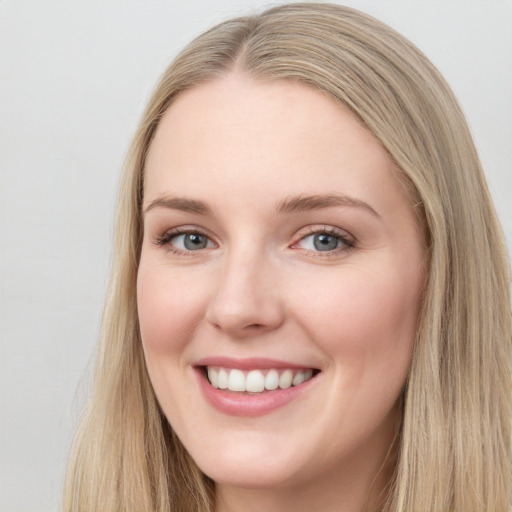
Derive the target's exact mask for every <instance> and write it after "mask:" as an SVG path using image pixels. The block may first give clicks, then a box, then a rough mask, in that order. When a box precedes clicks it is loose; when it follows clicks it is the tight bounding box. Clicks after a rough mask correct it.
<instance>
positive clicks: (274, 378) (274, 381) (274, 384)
mask: <svg viewBox="0 0 512 512" xmlns="http://www.w3.org/2000/svg"><path fill="white" fill-rule="evenodd" d="M311 373H313V372H311ZM278 386H279V373H277V370H270V371H269V372H268V373H267V375H266V377H265V389H268V390H269V391H273V390H274V389H277V388H278Z"/></svg>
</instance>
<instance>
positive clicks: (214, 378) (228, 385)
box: [208, 366, 313, 393]
mask: <svg viewBox="0 0 512 512" xmlns="http://www.w3.org/2000/svg"><path fill="white" fill-rule="evenodd" d="M312 376H313V370H312V369H307V370H291V369H287V370H281V371H278V370H274V369H272V370H251V371H249V372H246V373H244V372H243V371H242V370H236V369H231V368H220V367H211V366H209V367H208V379H209V380H210V383H211V385H212V386H213V387H214V388H218V389H229V390H230V391H249V392H251V393H258V392H260V391H263V390H264V389H267V390H269V391H272V390H274V389H277V388H278V387H279V388H281V389H288V388H289V387H291V386H298V385H299V384H302V383H303V382H305V381H307V380H309V379H311V377H312Z"/></svg>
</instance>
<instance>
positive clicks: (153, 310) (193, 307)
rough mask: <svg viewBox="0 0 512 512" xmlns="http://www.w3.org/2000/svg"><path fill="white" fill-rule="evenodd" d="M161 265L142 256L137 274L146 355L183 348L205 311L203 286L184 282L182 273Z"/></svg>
mask: <svg viewBox="0 0 512 512" xmlns="http://www.w3.org/2000/svg"><path fill="white" fill-rule="evenodd" d="M161 267H162V266H161V265H159V264H158V263H154V264H152V263H151V262H150V261H145V260H144V258H143V259H142V260H141V264H140V267H139V272H138V276H137V308H138V315H139V324H140V330H141V336H142V342H143V345H144V350H145V352H146V357H147V358H148V357H149V356H152V355H155V356H162V355H166V354H167V355H169V354H172V353H178V352H180V350H182V348H183V346H184V345H185V344H186V343H187V340H188V339H190V336H191V335H192V333H193V331H194V329H195V326H196V324H197V321H198V318H200V317H201V316H202V314H203V308H202V303H203V302H204V301H203V300H201V295H203V296H204V287H199V286H194V285H193V284H191V283H190V282H188V283H185V282H183V281H184V279H183V276H180V274H179V273H178V274H177V273H173V272H170V271H169V269H166V268H161ZM175 274H177V275H175ZM183 290H186V293H183Z"/></svg>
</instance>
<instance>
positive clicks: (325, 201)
mask: <svg viewBox="0 0 512 512" xmlns="http://www.w3.org/2000/svg"><path fill="white" fill-rule="evenodd" d="M333 206H352V207H357V208H364V209H365V210H367V211H369V212H370V213H372V214H373V215H375V216H376V217H378V218H380V215H379V214H378V213H377V212H376V211H375V210H374V209H373V208H372V207H371V206H370V205H369V204H368V203H365V202H364V201H361V200H359V199H355V198H353V197H350V196H346V195H339V194H325V195H312V196H305V195H298V196H292V197H287V198H286V199H283V200H282V201H279V202H278V203H277V205H276V210H277V213H297V212H305V211H311V210H321V209H323V208H331V207H333ZM158 207H160V208H169V209H172V210H180V211H183V212H187V213H195V214H197V215H204V216H206V215H212V213H213V212H212V210H211V208H210V207H209V206H208V205H207V204H206V203H205V202H204V201H198V200H197V199H189V198H186V197H159V198H157V199H155V200H154V201H152V202H151V203H149V205H148V206H147V207H146V208H145V210H144V211H143V214H146V213H147V212H149V211H150V210H153V209H154V208H158Z"/></svg>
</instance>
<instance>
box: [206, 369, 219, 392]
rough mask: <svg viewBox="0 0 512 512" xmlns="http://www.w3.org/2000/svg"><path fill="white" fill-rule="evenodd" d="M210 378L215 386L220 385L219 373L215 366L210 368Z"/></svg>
mask: <svg viewBox="0 0 512 512" xmlns="http://www.w3.org/2000/svg"><path fill="white" fill-rule="evenodd" d="M208 379H209V380H210V382H211V385H212V386H213V387H214V388H218V387H219V374H218V373H217V372H216V371H215V370H214V369H213V368H208Z"/></svg>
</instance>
